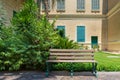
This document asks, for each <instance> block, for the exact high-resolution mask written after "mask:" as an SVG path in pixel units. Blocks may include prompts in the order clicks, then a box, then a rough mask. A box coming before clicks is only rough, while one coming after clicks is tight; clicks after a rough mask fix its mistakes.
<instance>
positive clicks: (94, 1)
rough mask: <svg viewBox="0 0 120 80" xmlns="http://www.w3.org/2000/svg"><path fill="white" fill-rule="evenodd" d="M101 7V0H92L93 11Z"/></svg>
mask: <svg viewBox="0 0 120 80" xmlns="http://www.w3.org/2000/svg"><path fill="white" fill-rule="evenodd" d="M99 8H100V1H99V0H92V11H99Z"/></svg>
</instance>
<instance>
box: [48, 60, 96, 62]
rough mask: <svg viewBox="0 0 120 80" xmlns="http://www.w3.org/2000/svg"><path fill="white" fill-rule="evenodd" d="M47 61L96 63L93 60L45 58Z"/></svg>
mask: <svg viewBox="0 0 120 80" xmlns="http://www.w3.org/2000/svg"><path fill="white" fill-rule="evenodd" d="M47 62H69V63H70V62H76V63H77V62H81V63H91V62H92V63H96V61H95V60H47Z"/></svg>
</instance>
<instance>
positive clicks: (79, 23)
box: [41, 0, 106, 49]
mask: <svg viewBox="0 0 120 80" xmlns="http://www.w3.org/2000/svg"><path fill="white" fill-rule="evenodd" d="M49 5H51V0H49ZM41 9H42V11H41V13H44V11H43V8H42V7H41ZM49 14H50V20H52V19H53V18H54V17H55V16H56V15H57V17H58V18H57V21H56V23H55V27H56V28H58V29H61V28H63V29H64V32H65V36H66V37H69V39H71V40H74V41H76V42H78V43H79V44H83V45H85V46H88V48H89V49H91V48H92V47H94V46H96V45H99V47H100V48H101V49H102V38H103V37H102V28H103V27H102V23H103V20H104V19H105V17H106V16H105V15H104V14H103V0H56V2H55V5H54V8H52V7H51V6H50V8H49Z"/></svg>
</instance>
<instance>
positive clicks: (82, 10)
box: [76, 9, 85, 12]
mask: <svg viewBox="0 0 120 80" xmlns="http://www.w3.org/2000/svg"><path fill="white" fill-rule="evenodd" d="M76 12H85V10H84V9H81V10H79V9H77V10H76Z"/></svg>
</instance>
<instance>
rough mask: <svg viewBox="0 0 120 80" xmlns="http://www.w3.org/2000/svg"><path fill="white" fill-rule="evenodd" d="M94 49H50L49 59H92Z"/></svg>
mask: <svg viewBox="0 0 120 80" xmlns="http://www.w3.org/2000/svg"><path fill="white" fill-rule="evenodd" d="M93 52H94V50H78V49H50V56H49V60H94V54H93Z"/></svg>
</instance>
